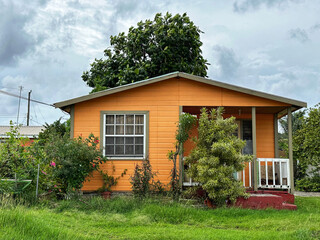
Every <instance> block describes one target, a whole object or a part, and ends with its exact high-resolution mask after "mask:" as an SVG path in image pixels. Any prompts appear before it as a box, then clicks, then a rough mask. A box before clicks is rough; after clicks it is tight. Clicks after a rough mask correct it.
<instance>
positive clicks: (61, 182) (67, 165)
mask: <svg viewBox="0 0 320 240" xmlns="http://www.w3.org/2000/svg"><path fill="white" fill-rule="evenodd" d="M98 143H99V140H98V138H96V137H94V136H93V134H90V135H89V137H88V138H86V139H83V138H82V137H78V138H74V139H70V138H69V137H68V136H67V135H65V136H63V137H61V136H58V135H53V136H52V137H51V138H49V141H47V143H46V144H45V145H44V152H45V154H46V158H47V164H48V166H49V170H50V172H51V174H52V176H51V178H52V180H54V181H55V183H56V184H55V186H54V189H55V190H57V189H58V190H59V192H61V193H62V194H65V193H68V192H70V191H73V190H79V189H81V187H82V186H83V182H84V181H85V179H86V178H87V177H88V176H89V175H90V174H91V173H92V172H93V171H94V170H98V169H99V165H100V164H101V163H103V162H105V161H106V158H105V157H103V156H102V153H101V151H100V150H99V149H97V144H98Z"/></svg>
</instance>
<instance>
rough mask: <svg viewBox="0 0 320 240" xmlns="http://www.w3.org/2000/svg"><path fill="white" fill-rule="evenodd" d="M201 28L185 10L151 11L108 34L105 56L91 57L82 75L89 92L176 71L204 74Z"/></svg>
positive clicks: (205, 66) (205, 70)
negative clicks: (123, 29)
mask: <svg viewBox="0 0 320 240" xmlns="http://www.w3.org/2000/svg"><path fill="white" fill-rule="evenodd" d="M200 33H202V31H201V30H200V29H199V28H198V27H197V26H195V25H194V23H193V22H192V21H191V20H190V19H189V17H188V16H187V14H186V13H184V14H183V15H180V14H176V15H175V16H173V15H172V14H170V13H166V15H164V16H162V15H161V14H160V13H158V14H156V15H155V18H154V20H153V21H151V20H146V21H144V22H143V21H140V22H138V24H137V26H136V27H130V29H129V31H128V34H125V33H124V32H122V33H119V34H118V35H117V36H111V37H110V45H111V46H110V47H109V48H107V49H106V50H104V56H105V59H102V58H101V59H95V60H94V62H93V63H92V64H91V69H90V70H89V71H85V72H84V73H83V75H82V79H83V81H85V82H86V83H87V85H88V86H90V87H93V88H94V89H93V90H92V92H97V91H101V90H104V89H107V88H113V87H117V86H120V85H124V84H128V83H133V82H136V81H140V80H143V79H147V78H151V77H155V76H159V75H162V74H166V73H170V72H174V71H180V72H186V73H190V74H194V75H198V76H202V77H206V76H207V69H208V67H207V65H208V62H207V60H206V59H204V58H203V56H202V51H201V48H200V47H201V46H202V42H201V41H200Z"/></svg>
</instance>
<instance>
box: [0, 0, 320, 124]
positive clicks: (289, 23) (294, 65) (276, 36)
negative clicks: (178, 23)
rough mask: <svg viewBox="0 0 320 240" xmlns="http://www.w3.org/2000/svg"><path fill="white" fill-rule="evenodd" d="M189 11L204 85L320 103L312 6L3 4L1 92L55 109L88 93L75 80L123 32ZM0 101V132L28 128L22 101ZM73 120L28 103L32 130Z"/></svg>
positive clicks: (287, 1)
mask: <svg viewBox="0 0 320 240" xmlns="http://www.w3.org/2000/svg"><path fill="white" fill-rule="evenodd" d="M166 12H170V13H172V14H177V13H179V14H183V13H185V12H186V13H187V14H188V16H189V17H190V19H191V20H192V21H193V22H194V23H195V25H197V26H198V27H199V28H200V29H201V30H202V31H203V33H202V35H201V41H202V42H203V46H202V52H203V56H204V57H205V58H206V59H207V60H208V62H209V63H210V66H209V69H208V77H209V78H210V79H214V80H218V81H221V82H226V83H230V84H235V85H239V86H242V87H247V88H251V89H254V90H259V91H264V92H267V93H271V94H276V95H280V96H284V97H288V98H293V99H297V100H301V101H304V102H307V104H308V107H313V106H314V105H315V104H317V103H319V102H320V44H319V43H320V15H319V13H320V1H318V0H228V1H226V0H214V1H204V0H202V1H200V0H183V1H182V0H176V1H169V0H161V1H158V0H153V1H145V0H127V1H126V0H116V1H114V0H113V1H109V0H105V1H102V0H95V1H92V0H33V1H21V0H11V1H10V0H0V90H2V91H6V92H9V93H12V94H17V95H19V93H20V92H19V91H20V90H19V87H20V86H22V91H21V95H22V96H23V97H27V96H28V92H29V91H30V90H32V93H31V98H32V99H35V100H38V101H41V102H45V103H49V104H53V103H55V102H59V101H63V100H67V99H70V98H74V97H78V96H82V95H86V94H88V93H89V92H90V91H91V88H89V87H88V86H86V84H85V82H83V80H82V79H81V75H82V73H83V71H85V70H89V69H90V63H92V62H93V61H94V59H95V58H98V59H99V58H102V57H103V50H104V49H106V48H108V47H110V41H109V40H110V36H111V35H117V34H119V33H120V32H127V31H128V29H129V27H131V26H136V23H137V22H139V21H140V20H143V21H144V20H146V19H153V18H154V16H155V14H156V13H163V14H165V13H166ZM18 109H19V99H18V98H15V97H12V96H8V95H4V94H1V93H0V125H8V124H9V121H10V120H12V121H13V122H14V123H16V122H17V120H18V123H20V124H24V125H25V124H26V115H27V101H25V100H21V105H20V111H19V119H18V118H17V115H18ZM59 118H62V120H63V121H64V120H66V119H68V118H69V115H68V114H66V113H64V112H62V111H61V110H60V109H55V108H53V107H50V106H47V105H42V104H38V103H31V111H30V125H43V124H45V123H49V124H50V123H52V122H54V121H55V120H57V119H59Z"/></svg>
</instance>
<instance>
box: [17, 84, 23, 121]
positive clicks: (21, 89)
mask: <svg viewBox="0 0 320 240" xmlns="http://www.w3.org/2000/svg"><path fill="white" fill-rule="evenodd" d="M19 89H20V94H19V105H18V116H17V126H18V125H19V113H20V102H21V91H22V86H20V87H19Z"/></svg>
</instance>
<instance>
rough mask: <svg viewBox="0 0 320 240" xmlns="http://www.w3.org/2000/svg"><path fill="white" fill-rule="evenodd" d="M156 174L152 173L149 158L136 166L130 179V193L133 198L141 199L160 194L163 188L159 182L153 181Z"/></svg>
mask: <svg viewBox="0 0 320 240" xmlns="http://www.w3.org/2000/svg"><path fill="white" fill-rule="evenodd" d="M155 176H156V173H155V172H153V171H152V167H151V164H150V161H149V158H148V157H147V158H146V159H144V160H143V162H142V164H141V165H140V164H137V165H136V166H135V168H134V173H133V176H131V177H130V183H131V185H132V193H133V195H134V196H135V197H139V198H143V197H147V196H149V195H150V194H151V193H155V192H158V193H162V192H164V188H163V186H162V184H161V182H160V181H159V180H158V181H155V180H154V177H155Z"/></svg>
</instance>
